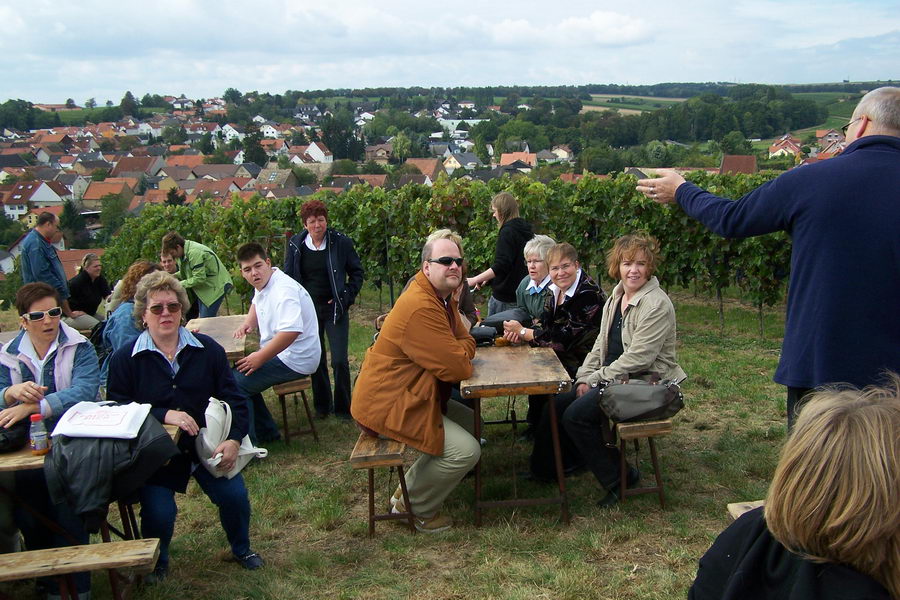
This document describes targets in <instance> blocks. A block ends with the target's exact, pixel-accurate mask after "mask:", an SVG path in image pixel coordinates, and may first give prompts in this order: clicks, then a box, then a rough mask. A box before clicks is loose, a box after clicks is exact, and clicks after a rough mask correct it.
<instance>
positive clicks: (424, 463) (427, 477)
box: [406, 400, 481, 519]
mask: <svg viewBox="0 0 900 600" xmlns="http://www.w3.org/2000/svg"><path fill="white" fill-rule="evenodd" d="M443 419H444V451H443V453H441V455H440V456H432V455H431V454H422V455H421V456H420V457H419V458H418V459H417V460H416V462H415V463H413V465H412V467H410V469H409V472H408V473H407V474H406V485H407V488H408V489H409V502H410V504H412V511H413V513H414V514H415V515H416V516H417V517H419V518H422V519H428V518H431V517H433V516H434V515H435V514H437V512H438V511H439V510H440V509H441V506H443V504H444V500H446V499H447V496H449V495H450V492H452V491H453V489H454V488H455V487H456V486H457V485H459V482H460V481H462V478H463V477H465V476H466V473H468V472H469V471H471V470H472V469H473V468H474V467H475V464H476V463H477V462H478V459H479V458H480V457H481V444H480V443H479V442H478V440H476V439H475V437H474V435H473V433H474V431H475V426H474V425H475V423H474V419H475V416H474V412H473V411H472V409H470V408H467V407H465V406H463V405H462V404H460V403H459V402H456V401H455V400H450V402H449V403H448V405H447V414H446V415H444V417H443Z"/></svg>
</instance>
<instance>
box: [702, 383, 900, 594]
mask: <svg viewBox="0 0 900 600" xmlns="http://www.w3.org/2000/svg"><path fill="white" fill-rule="evenodd" d="M892 379H893V384H892V385H891V386H890V387H889V388H867V389H866V390H864V391H863V392H859V391H856V390H844V391H835V390H826V391H824V392H820V393H817V394H815V395H814V396H813V397H812V399H811V400H810V401H809V402H808V403H807V404H806V405H805V406H804V407H803V409H802V411H801V412H800V416H799V417H798V418H797V421H796V423H795V425H794V429H793V431H792V432H791V434H790V437H789V438H788V441H787V443H786V444H785V446H784V449H783V450H782V452H781V459H780V460H779V461H778V466H777V467H776V468H775V475H774V477H773V478H772V484H771V486H770V487H769V494H768V497H767V498H766V503H765V508H757V509H755V510H752V511H750V512H747V513H745V514H743V515H742V516H741V517H739V518H738V519H737V520H736V521H735V522H734V523H732V524H731V526H730V527H728V529H726V530H725V531H723V532H722V534H721V535H720V536H719V537H718V538H717V539H716V541H715V543H713V545H712V547H711V548H710V549H709V551H708V552H707V553H706V554H705V555H704V556H703V558H701V559H700V568H699V569H698V571H697V579H695V580H694V584H693V585H692V586H691V589H690V591H689V592H688V599H689V600H714V599H715V600H751V599H752V600H766V599H770V598H790V599H791V600H806V599H809V600H813V599H815V600H839V599H840V600H844V599H846V598H856V599H860V600H861V599H863V598H865V599H867V600H890V599H891V598H900V505H898V503H897V498H898V497H900V378H898V377H897V376H896V375H894V376H893V377H892Z"/></svg>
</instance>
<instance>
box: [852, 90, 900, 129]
mask: <svg viewBox="0 0 900 600" xmlns="http://www.w3.org/2000/svg"><path fill="white" fill-rule="evenodd" d="M850 123H851V125H850V127H849V128H848V129H847V141H848V142H852V141H854V140H856V139H858V138H861V137H865V136H867V135H892V136H896V137H900V88H898V87H881V88H878V89H876V90H872V91H871V92H869V93H868V94H866V95H865V96H863V98H862V100H860V101H859V104H857V105H856V109H855V110H854V111H853V117H852V118H851V120H850Z"/></svg>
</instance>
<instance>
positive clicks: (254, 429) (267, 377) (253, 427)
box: [233, 356, 306, 444]
mask: <svg viewBox="0 0 900 600" xmlns="http://www.w3.org/2000/svg"><path fill="white" fill-rule="evenodd" d="M233 372H234V381H235V383H237V386H238V388H240V390H241V391H242V392H244V393H245V394H246V395H247V397H248V398H249V399H250V403H249V406H250V440H251V441H253V443H254V444H256V443H257V441H261V442H270V441H273V440H277V439H279V438H280V437H281V434H280V433H279V432H278V424H277V423H275V419H273V418H272V413H271V412H269V407H268V406H266V402H265V400H263V397H262V392H263V391H265V390H267V389H269V388H270V387H272V386H273V385H275V384H276V383H284V382H285V381H293V380H294V379H299V378H300V377H305V376H306V375H304V374H303V373H298V372H296V371H294V370H293V369H291V368H290V367H288V366H287V365H285V364H284V363H283V362H281V359H279V358H278V357H277V356H276V357H275V358H273V359H271V360H269V361H268V362H266V363H265V364H264V365H263V366H261V367H260V368H259V369H257V370H256V371H254V372H253V373H251V374H250V375H244V374H243V373H241V372H240V371H238V370H237V369H234V371H233Z"/></svg>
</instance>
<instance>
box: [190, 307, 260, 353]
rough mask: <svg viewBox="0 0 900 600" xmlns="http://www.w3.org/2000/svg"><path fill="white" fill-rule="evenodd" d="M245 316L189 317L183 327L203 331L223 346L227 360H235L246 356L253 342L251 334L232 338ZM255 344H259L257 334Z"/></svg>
mask: <svg viewBox="0 0 900 600" xmlns="http://www.w3.org/2000/svg"><path fill="white" fill-rule="evenodd" d="M246 316H247V315H228V316H222V317H205V318H202V319H191V320H190V321H188V323H187V325H185V327H187V328H188V330H190V331H199V332H200V333H204V334H206V335H208V336H209V337H211V338H212V339H214V340H216V342H218V344H219V345H220V346H222V347H223V348H225V356H227V357H228V360H231V361H235V360H237V359H239V358H243V357H244V356H246V355H247V348H248V347H250V346H251V345H252V343H253V336H244V337H242V338H240V339H235V338H234V330H235V329H237V328H238V327H240V326H241V323H243V322H244V318H245V317H246ZM248 342H249V344H248ZM256 344H257V346H258V345H259V337H258V336H257V337H256Z"/></svg>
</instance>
